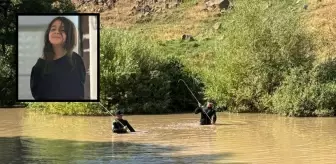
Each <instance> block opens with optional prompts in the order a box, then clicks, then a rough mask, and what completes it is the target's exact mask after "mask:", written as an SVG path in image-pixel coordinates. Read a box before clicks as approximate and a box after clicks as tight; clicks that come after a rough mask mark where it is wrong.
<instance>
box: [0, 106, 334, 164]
mask: <svg viewBox="0 0 336 164" xmlns="http://www.w3.org/2000/svg"><path fill="white" fill-rule="evenodd" d="M125 118H126V119H127V120H129V122H130V123H131V124H132V126H133V127H134V128H135V130H137V131H138V132H136V133H130V134H112V133H111V121H112V120H111V119H112V117H73V116H63V117H62V116H54V115H40V114H36V113H28V112H25V111H24V110H22V109H0V145H1V146H0V163H15V164H16V163H265V164H266V163H267V164H268V163H293V164H294V163H323V164H326V163H335V161H336V144H335V142H336V137H335V136H336V128H334V127H335V125H336V118H286V117H278V116H275V115H264V114H228V113H219V116H218V124H217V125H216V126H213V125H210V126H200V125H199V124H198V120H199V115H195V114H179V115H177V114H176V115H151V116H144V115H137V116H126V117H125ZM37 161H38V162H37Z"/></svg>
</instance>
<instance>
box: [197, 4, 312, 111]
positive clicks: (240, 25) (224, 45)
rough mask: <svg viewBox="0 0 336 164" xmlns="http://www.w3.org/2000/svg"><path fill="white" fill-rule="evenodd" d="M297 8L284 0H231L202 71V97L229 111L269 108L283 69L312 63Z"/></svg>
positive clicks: (309, 39)
mask: <svg viewBox="0 0 336 164" xmlns="http://www.w3.org/2000/svg"><path fill="white" fill-rule="evenodd" d="M299 7H300V4H295V3H291V2H290V1H284V2H280V1H260V0H251V1H237V2H236V3H235V8H234V11H233V12H229V13H225V14H224V16H223V18H222V26H223V27H222V28H221V34H222V35H221V36H218V37H217V43H216V44H215V45H213V49H214V50H215V57H214V59H212V61H214V62H213V64H212V65H211V63H209V67H206V68H205V69H203V70H202V77H203V81H204V83H205V85H206V96H207V97H211V98H213V99H215V100H216V101H217V102H218V104H220V105H226V106H227V107H228V109H229V111H234V112H263V111H265V110H267V109H268V108H270V107H271V106H270V97H272V95H273V93H274V92H275V91H276V89H277V88H278V87H279V86H280V85H281V82H282V81H283V79H284V76H283V75H284V72H288V71H289V70H291V69H292V68H296V67H311V66H312V62H313V61H314V58H313V54H312V52H313V51H312V47H313V45H312V43H311V38H310V37H309V35H308V34H307V33H306V32H305V30H304V28H303V27H302V25H301V24H300V14H299V13H298V11H299ZM214 77H215V78H214Z"/></svg>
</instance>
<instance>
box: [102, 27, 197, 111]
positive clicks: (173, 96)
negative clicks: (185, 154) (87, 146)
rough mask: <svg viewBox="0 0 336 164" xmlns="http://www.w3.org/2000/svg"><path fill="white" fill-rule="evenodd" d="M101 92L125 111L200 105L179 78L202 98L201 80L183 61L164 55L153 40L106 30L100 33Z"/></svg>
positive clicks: (171, 109) (163, 109)
mask: <svg viewBox="0 0 336 164" xmlns="http://www.w3.org/2000/svg"><path fill="white" fill-rule="evenodd" d="M101 36H102V37H101V66H102V68H101V81H100V82H101V92H102V98H103V101H104V102H105V103H106V99H107V98H108V97H111V98H112V101H111V102H112V104H113V105H117V106H118V107H119V108H121V109H123V110H124V111H125V112H126V113H171V112H182V111H189V110H193V109H194V107H195V106H196V105H197V103H196V101H195V100H193V97H191V94H190V93H189V91H188V90H187V88H186V86H184V84H183V83H178V80H179V79H183V80H184V81H186V83H187V84H188V86H189V87H190V88H191V89H192V90H193V92H194V93H196V95H197V97H198V99H202V94H197V93H198V92H200V91H201V85H202V84H201V83H199V82H196V81H197V80H195V78H193V77H192V74H191V73H190V72H188V71H187V70H185V69H184V66H183V65H182V64H181V62H180V61H179V60H178V59H177V58H175V57H171V56H165V55H164V54H161V52H160V49H159V48H158V47H156V45H155V44H154V43H152V42H151V41H148V40H146V41H144V38H141V37H140V36H138V38H136V36H132V33H127V32H123V31H118V30H113V29H106V30H103V31H102V32H101Z"/></svg>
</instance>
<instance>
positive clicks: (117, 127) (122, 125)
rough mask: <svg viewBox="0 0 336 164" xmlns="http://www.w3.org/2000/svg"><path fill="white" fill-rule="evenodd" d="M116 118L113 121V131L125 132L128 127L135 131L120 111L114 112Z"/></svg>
mask: <svg viewBox="0 0 336 164" xmlns="http://www.w3.org/2000/svg"><path fill="white" fill-rule="evenodd" d="M115 114H116V119H115V120H114V121H113V124H112V125H113V127H112V130H113V133H127V129H129V130H130V131H131V132H135V130H134V129H133V127H132V126H131V125H130V124H129V123H128V121H127V120H124V119H123V118H122V117H123V114H122V113H121V111H119V110H118V111H117V112H116V113H115Z"/></svg>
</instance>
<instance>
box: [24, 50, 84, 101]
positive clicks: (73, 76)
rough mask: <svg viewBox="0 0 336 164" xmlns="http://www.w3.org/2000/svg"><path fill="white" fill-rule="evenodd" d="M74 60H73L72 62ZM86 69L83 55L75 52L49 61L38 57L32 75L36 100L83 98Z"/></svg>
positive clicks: (31, 81)
mask: <svg viewBox="0 0 336 164" xmlns="http://www.w3.org/2000/svg"><path fill="white" fill-rule="evenodd" d="M71 61H72V62H71ZM85 77H86V71H85V66H84V62H83V59H82V57H81V56H79V55H78V54H77V53H75V52H73V54H72V55H71V60H70V56H69V55H65V56H63V57H61V58H59V59H56V60H53V61H50V62H48V64H47V61H46V60H44V59H41V58H40V59H38V60H37V62H36V64H35V65H34V67H33V68H32V71H31V75H30V90H31V93H32V95H33V97H34V99H35V100H83V99H84V83H85Z"/></svg>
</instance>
